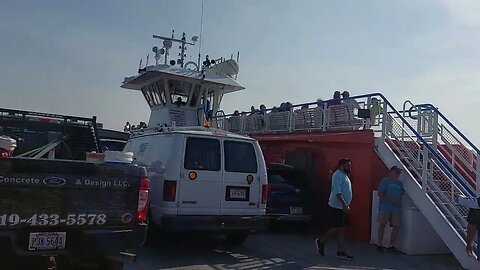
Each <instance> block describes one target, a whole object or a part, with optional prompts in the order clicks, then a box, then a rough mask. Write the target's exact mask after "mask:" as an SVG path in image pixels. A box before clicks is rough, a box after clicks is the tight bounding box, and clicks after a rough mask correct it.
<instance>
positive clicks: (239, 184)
mask: <svg viewBox="0 0 480 270" xmlns="http://www.w3.org/2000/svg"><path fill="white" fill-rule="evenodd" d="M223 150H224V151H223V153H224V157H225V170H224V172H223V189H222V203H221V210H220V213H221V214H222V215H258V214H259V205H260V200H261V188H262V185H261V177H260V173H259V172H260V168H259V163H258V160H257V154H256V152H255V147H254V142H253V141H245V140H233V139H225V140H224V141H223Z"/></svg>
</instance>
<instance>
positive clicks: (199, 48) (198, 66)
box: [197, 0, 203, 71]
mask: <svg viewBox="0 0 480 270" xmlns="http://www.w3.org/2000/svg"><path fill="white" fill-rule="evenodd" d="M202 31H203V0H202V14H201V16H200V44H198V63H197V71H200V58H201V53H200V50H201V49H202Z"/></svg>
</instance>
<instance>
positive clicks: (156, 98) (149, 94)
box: [142, 80, 166, 107]
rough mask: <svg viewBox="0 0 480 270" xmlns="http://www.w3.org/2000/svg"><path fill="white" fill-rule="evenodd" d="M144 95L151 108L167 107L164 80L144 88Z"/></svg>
mask: <svg viewBox="0 0 480 270" xmlns="http://www.w3.org/2000/svg"><path fill="white" fill-rule="evenodd" d="M142 93H143V96H144V97H145V100H146V101H147V103H148V105H149V106H150V107H153V106H157V105H165V103H166V98H165V87H164V86H163V80H159V81H157V82H154V83H152V84H150V85H148V86H145V87H142Z"/></svg>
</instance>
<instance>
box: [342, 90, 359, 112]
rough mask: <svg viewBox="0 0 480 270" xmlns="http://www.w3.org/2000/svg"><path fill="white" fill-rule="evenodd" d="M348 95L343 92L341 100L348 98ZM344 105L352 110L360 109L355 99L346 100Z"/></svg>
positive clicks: (346, 92)
mask: <svg viewBox="0 0 480 270" xmlns="http://www.w3.org/2000/svg"><path fill="white" fill-rule="evenodd" d="M349 97H350V93H349V92H348V91H343V93H342V98H349ZM343 103H344V104H349V105H352V106H353V108H354V109H360V106H359V105H358V102H357V101H356V100H355V99H346V100H344V101H343Z"/></svg>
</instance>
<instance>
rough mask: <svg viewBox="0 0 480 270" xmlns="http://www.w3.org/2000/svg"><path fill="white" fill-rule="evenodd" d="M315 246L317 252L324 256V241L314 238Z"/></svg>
mask: <svg viewBox="0 0 480 270" xmlns="http://www.w3.org/2000/svg"><path fill="white" fill-rule="evenodd" d="M315 246H316V247H317V253H318V255H320V256H325V243H322V241H320V239H318V238H317V239H315Z"/></svg>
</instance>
